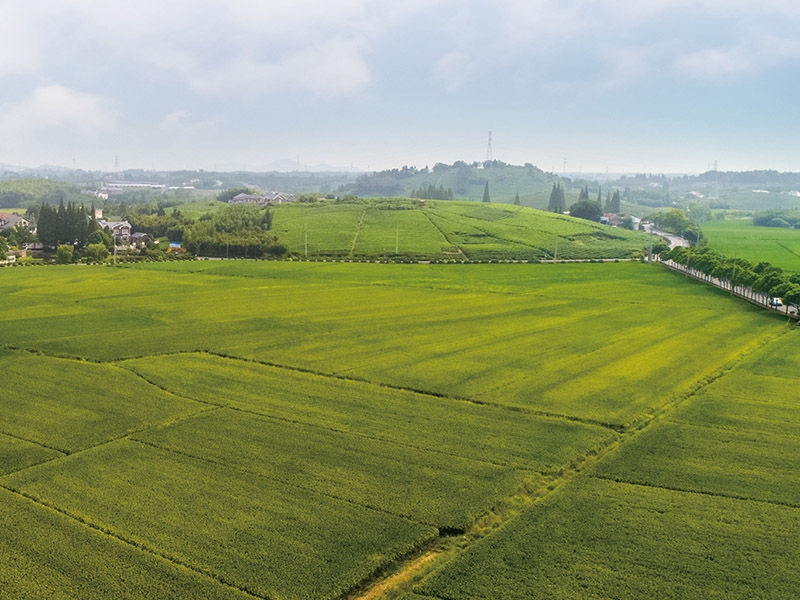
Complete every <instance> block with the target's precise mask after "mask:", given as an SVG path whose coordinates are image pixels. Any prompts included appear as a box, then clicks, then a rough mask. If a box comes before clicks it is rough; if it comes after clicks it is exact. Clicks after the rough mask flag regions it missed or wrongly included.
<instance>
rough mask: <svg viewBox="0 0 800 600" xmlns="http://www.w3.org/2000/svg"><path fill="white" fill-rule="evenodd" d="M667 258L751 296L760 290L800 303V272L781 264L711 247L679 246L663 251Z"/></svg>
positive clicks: (787, 300) (772, 296)
mask: <svg viewBox="0 0 800 600" xmlns="http://www.w3.org/2000/svg"><path fill="white" fill-rule="evenodd" d="M661 258H662V259H663V260H671V261H673V262H675V263H677V264H679V265H683V266H685V267H687V268H689V269H691V270H692V271H694V272H695V274H697V275H698V276H700V277H701V278H703V279H706V280H708V281H710V280H711V279H717V280H719V281H722V282H725V283H726V284H727V285H728V287H729V288H731V289H734V288H739V292H740V293H741V294H742V295H744V296H746V297H749V298H751V299H755V297H756V294H764V295H766V296H769V297H770V298H782V299H783V303H784V304H786V305H787V306H788V305H792V306H800V273H794V274H791V275H787V274H785V273H784V272H783V270H782V269H781V268H780V267H776V266H773V265H771V264H770V263H768V262H760V263H757V264H753V263H751V262H750V261H748V260H746V259H744V258H730V257H727V256H724V255H722V254H720V253H719V252H716V251H715V250H712V249H711V248H708V247H700V248H698V247H692V248H683V247H681V246H676V247H675V248H673V249H672V250H669V251H666V252H664V253H662V254H661Z"/></svg>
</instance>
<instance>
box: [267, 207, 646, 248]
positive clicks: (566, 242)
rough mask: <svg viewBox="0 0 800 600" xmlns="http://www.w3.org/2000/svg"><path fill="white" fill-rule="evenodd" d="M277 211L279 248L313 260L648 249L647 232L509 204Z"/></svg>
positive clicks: (278, 209) (305, 208) (274, 222)
mask: <svg viewBox="0 0 800 600" xmlns="http://www.w3.org/2000/svg"><path fill="white" fill-rule="evenodd" d="M273 210H274V220H273V232H274V233H275V234H276V235H277V236H278V239H279V241H280V242H281V243H283V244H285V245H286V246H287V247H288V248H289V250H290V251H291V252H292V253H294V254H296V255H298V256H301V257H305V256H308V257H310V258H319V257H329V258H331V257H333V258H336V257H340V258H341V257H349V258H378V257H384V258H396V257H400V258H409V259H421V258H428V259H436V260H445V259H458V260H464V259H469V260H542V259H551V258H553V257H554V256H556V255H557V256H558V257H559V258H561V259H565V260H566V259H601V258H630V257H632V256H633V257H635V256H642V251H643V248H645V247H646V246H647V243H648V240H647V237H646V235H645V234H644V233H643V232H633V231H626V230H624V229H619V228H614V227H608V226H606V225H600V224H599V223H593V222H591V221H585V220H582V219H576V218H572V217H565V216H563V215H554V214H553V213H548V212H544V211H541V210H534V209H531V208H526V207H520V206H513V205H510V204H484V203H479V202H457V201H446V202H444V201H434V200H425V201H424V202H421V201H418V200H404V199H397V198H392V199H374V200H361V201H358V202H356V203H352V204H337V203H334V202H325V203H322V204H303V203H293V204H285V205H280V206H276V207H274V209H273Z"/></svg>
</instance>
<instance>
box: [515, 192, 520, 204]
mask: <svg viewBox="0 0 800 600" xmlns="http://www.w3.org/2000/svg"><path fill="white" fill-rule="evenodd" d="M514 204H515V205H516V206H519V205H520V202H519V192H517V195H516V196H514Z"/></svg>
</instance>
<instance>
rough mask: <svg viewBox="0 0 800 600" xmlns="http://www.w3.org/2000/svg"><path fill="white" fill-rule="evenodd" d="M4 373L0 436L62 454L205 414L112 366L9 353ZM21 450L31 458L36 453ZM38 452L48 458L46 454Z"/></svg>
mask: <svg viewBox="0 0 800 600" xmlns="http://www.w3.org/2000/svg"><path fill="white" fill-rule="evenodd" d="M0 372H2V373H3V385H4V388H5V390H7V391H6V393H5V394H4V399H3V403H2V410H0V433H4V434H7V435H11V436H14V437H16V438H20V439H23V440H27V441H29V442H33V443H35V444H37V445H40V446H46V447H47V448H50V449H51V450H58V451H60V452H66V453H70V452H75V451H77V450H81V449H84V448H87V447H89V446H93V445H96V444H99V443H102V442H106V441H109V440H111V439H115V438H117V437H121V436H123V435H125V434H127V433H131V432H133V431H136V430H138V429H141V428H144V427H148V426H151V425H155V424H158V423H163V422H166V421H170V420H172V419H175V418H177V417H181V416H185V415H189V414H194V413H197V412H201V411H203V410H207V407H205V406H203V405H202V404H200V403H198V402H195V401H192V400H187V399H185V398H179V397H177V396H175V395H173V394H169V393H167V392H163V391H161V390H159V389H156V388H153V386H151V385H148V384H147V383H146V382H145V381H143V380H142V379H141V378H138V377H136V376H134V375H133V374H132V373H130V372H129V371H126V370H124V369H120V368H119V367H113V366H110V365H98V364H92V363H87V362H78V361H73V360H65V359H59V358H51V357H47V356H35V355H30V354H26V353H9V354H5V355H0ZM2 439H3V438H0V440H2ZM9 444H10V442H7V443H3V442H2V441H0V448H3V447H5V448H6V449H7V450H8V449H10V446H9ZM18 451H19V452H20V453H22V454H27V455H28V456H31V453H32V452H33V450H31V449H28V450H24V449H23V448H19V449H18ZM37 454H40V455H42V456H45V453H44V452H42V451H40V452H38V453H37ZM23 460H24V459H23ZM0 469H2V470H6V469H5V468H4V467H0Z"/></svg>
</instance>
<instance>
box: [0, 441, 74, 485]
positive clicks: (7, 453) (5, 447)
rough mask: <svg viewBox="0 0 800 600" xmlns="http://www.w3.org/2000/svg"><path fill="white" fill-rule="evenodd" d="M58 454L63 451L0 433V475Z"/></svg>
mask: <svg viewBox="0 0 800 600" xmlns="http://www.w3.org/2000/svg"><path fill="white" fill-rule="evenodd" d="M59 456H63V453H62V452H59V451H58V450H53V449H52V448H45V447H44V446H40V445H39V444H33V443H31V442H26V441H25V440H21V439H19V438H14V437H10V436H8V435H3V434H0V475H5V474H7V473H13V472H14V471H18V470H19V469H24V468H26V467H30V466H31V465H35V464H37V463H40V462H44V461H46V460H50V459H53V458H57V457H59Z"/></svg>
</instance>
